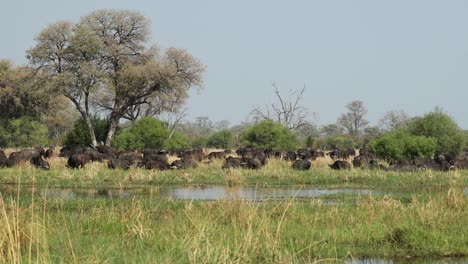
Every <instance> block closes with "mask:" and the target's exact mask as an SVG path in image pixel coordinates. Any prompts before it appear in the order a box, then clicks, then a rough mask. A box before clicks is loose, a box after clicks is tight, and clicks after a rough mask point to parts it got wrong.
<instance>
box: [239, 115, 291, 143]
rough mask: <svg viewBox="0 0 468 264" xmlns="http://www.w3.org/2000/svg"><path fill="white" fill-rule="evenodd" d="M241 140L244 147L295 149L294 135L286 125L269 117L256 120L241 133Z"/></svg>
mask: <svg viewBox="0 0 468 264" xmlns="http://www.w3.org/2000/svg"><path fill="white" fill-rule="evenodd" d="M241 142H242V145H243V146H245V147H255V148H267V149H278V150H283V149H295V148H296V147H297V142H296V135H295V134H294V133H293V132H292V131H291V130H289V129H288V128H287V127H286V126H284V125H281V124H280V123H277V122H274V121H272V120H270V119H267V120H264V121H261V122H258V123H257V124H255V125H253V126H252V127H250V128H247V129H245V130H244V131H243V132H242V133H241Z"/></svg>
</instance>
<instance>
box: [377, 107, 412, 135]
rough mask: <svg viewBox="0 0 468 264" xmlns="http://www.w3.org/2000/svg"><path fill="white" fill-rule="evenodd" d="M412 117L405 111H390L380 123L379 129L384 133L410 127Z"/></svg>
mask: <svg viewBox="0 0 468 264" xmlns="http://www.w3.org/2000/svg"><path fill="white" fill-rule="evenodd" d="M410 119H411V118H410V116H409V115H408V114H407V113H405V112H404V111H403V110H393V111H388V112H387V113H385V115H384V116H383V117H382V118H381V119H380V121H379V128H380V129H382V130H384V131H392V130H395V129H397V128H403V127H406V126H408V123H409V122H410Z"/></svg>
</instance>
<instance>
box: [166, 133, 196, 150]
mask: <svg viewBox="0 0 468 264" xmlns="http://www.w3.org/2000/svg"><path fill="white" fill-rule="evenodd" d="M188 147H190V141H189V140H188V139H187V137H186V136H185V135H183V134H181V133H179V132H175V133H174V134H173V135H172V137H171V138H170V139H168V140H166V142H165V143H164V148H166V149H180V148H188Z"/></svg>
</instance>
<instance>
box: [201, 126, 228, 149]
mask: <svg viewBox="0 0 468 264" xmlns="http://www.w3.org/2000/svg"><path fill="white" fill-rule="evenodd" d="M233 143H234V137H233V135H232V132H231V131H229V130H227V129H225V130H221V131H219V132H215V133H213V134H212V135H211V136H210V137H209V138H208V142H207V146H208V147H211V148H219V149H230V148H232V147H233Z"/></svg>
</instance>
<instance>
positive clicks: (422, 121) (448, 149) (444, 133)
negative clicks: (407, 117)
mask: <svg viewBox="0 0 468 264" xmlns="http://www.w3.org/2000/svg"><path fill="white" fill-rule="evenodd" d="M408 131H409V133H411V134H412V135H416V136H426V137H432V138H435V140H436V143H437V149H436V151H437V152H438V153H450V154H457V153H459V152H460V151H461V150H462V149H463V148H464V146H465V143H466V142H465V137H464V135H463V131H462V130H461V129H460V128H459V127H458V125H457V123H456V122H455V121H454V120H453V118H452V117H450V116H449V115H448V114H446V113H444V112H443V111H442V110H441V109H440V108H436V109H434V111H432V112H430V113H428V114H426V115H424V116H423V117H419V118H416V119H414V120H413V121H412V122H411V123H410V124H409V126H408Z"/></svg>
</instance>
